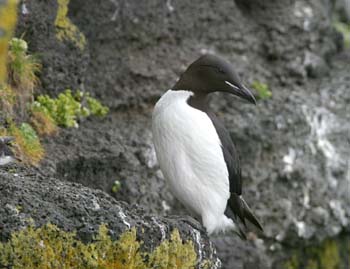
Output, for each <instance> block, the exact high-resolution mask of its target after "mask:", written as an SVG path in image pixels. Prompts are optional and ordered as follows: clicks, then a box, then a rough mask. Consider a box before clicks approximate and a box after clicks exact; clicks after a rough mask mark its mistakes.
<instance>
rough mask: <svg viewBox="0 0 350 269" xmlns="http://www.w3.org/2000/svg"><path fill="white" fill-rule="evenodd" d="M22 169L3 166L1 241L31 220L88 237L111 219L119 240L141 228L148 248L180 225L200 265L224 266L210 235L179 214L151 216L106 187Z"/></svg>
mask: <svg viewBox="0 0 350 269" xmlns="http://www.w3.org/2000/svg"><path fill="white" fill-rule="evenodd" d="M20 170H21V169H17V171H16V172H15V173H14V172H6V171H3V170H2V171H0V197H1V199H0V240H1V241H4V240H7V239H9V237H10V233H11V232H13V231H15V230H19V229H21V228H23V227H26V226H28V225H29V224H30V223H31V222H34V224H35V225H37V226H42V225H44V224H46V223H48V222H50V223H52V224H55V225H57V226H58V227H60V228H62V229H64V230H65V231H76V232H77V237H78V238H79V239H81V240H83V241H85V242H86V241H91V240H92V239H93V236H94V235H96V234H97V232H98V229H99V225H101V224H106V225H107V226H108V228H109V232H110V234H111V236H112V238H114V239H116V238H118V236H119V235H120V234H121V233H122V232H124V231H126V230H128V229H129V228H130V227H136V229H137V231H138V232H137V237H138V240H139V241H143V242H144V245H143V247H144V248H145V249H144V250H145V251H152V250H153V249H154V248H155V247H156V246H158V245H159V244H160V242H161V241H162V240H164V239H168V238H169V235H170V233H171V232H172V231H173V230H174V229H178V230H179V232H180V234H181V237H182V239H183V240H191V241H193V245H194V246H195V249H196V252H197V254H198V255H197V257H198V264H201V263H203V262H204V261H205V260H208V261H211V262H212V264H213V265H214V267H218V266H219V265H220V261H219V260H218V258H217V256H216V253H215V248H214V247H213V245H212V243H211V242H210V240H209V238H208V237H207V236H206V234H204V233H201V232H200V231H199V230H197V229H196V228H194V227H192V226H191V225H190V224H189V222H186V221H184V220H182V219H181V218H179V217H169V218H162V217H158V216H155V215H149V214H147V213H145V212H144V211H143V210H141V209H140V208H139V207H138V206H136V205H128V204H127V203H125V202H119V201H116V200H115V199H113V198H112V197H110V196H109V195H107V194H105V193H104V192H102V191H99V190H92V189H91V188H84V187H82V186H81V185H80V184H76V183H68V182H62V181H60V180H59V179H56V178H48V177H40V176H38V175H36V173H28V171H20Z"/></svg>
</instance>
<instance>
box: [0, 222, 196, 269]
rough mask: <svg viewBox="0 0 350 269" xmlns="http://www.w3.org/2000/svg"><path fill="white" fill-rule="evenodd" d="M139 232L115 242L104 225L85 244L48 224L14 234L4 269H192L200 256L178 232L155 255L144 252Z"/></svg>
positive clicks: (4, 251)
mask: <svg viewBox="0 0 350 269" xmlns="http://www.w3.org/2000/svg"><path fill="white" fill-rule="evenodd" d="M141 246H142V242H139V241H138V240H137V236H136V229H134V228H133V229H131V230H130V231H126V232H124V233H123V234H122V235H121V236H120V238H119V240H117V241H113V240H112V239H111V238H110V236H109V235H108V229H107V227H106V226H105V225H101V226H100V228H99V232H98V234H97V236H96V237H95V240H94V241H93V242H91V243H86V244H85V243H83V242H81V241H80V240H78V239H77V238H76V234H75V233H73V232H65V231H62V230H61V229H59V228H58V227H57V226H55V225H52V224H47V225H45V226H43V227H40V228H37V229H36V228H33V227H27V228H24V229H23V230H20V231H17V232H14V233H13V234H12V235H11V239H10V240H9V241H8V242H7V243H0V267H5V268H7V267H9V266H10V267H11V268H13V269H22V268H27V269H34V268H35V269H47V268H50V269H55V268H57V269H61V268H84V269H124V268H137V269H146V268H158V269H167V268H173V269H176V268H178V269H180V268H181V269H190V268H191V269H192V268H195V265H196V262H197V255H196V252H195V250H194V246H193V244H192V242H190V241H188V242H183V241H182V239H181V237H180V234H179V232H178V230H176V229H175V230H174V231H173V232H172V234H171V237H170V240H165V241H163V242H161V243H160V245H159V246H158V247H156V248H155V250H154V251H153V252H150V253H148V252H143V251H141Z"/></svg>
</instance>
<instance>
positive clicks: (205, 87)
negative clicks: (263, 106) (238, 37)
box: [172, 54, 256, 104]
mask: <svg viewBox="0 0 350 269" xmlns="http://www.w3.org/2000/svg"><path fill="white" fill-rule="evenodd" d="M172 89H173V90H188V91H192V92H194V93H195V94H199V95H203V94H204V95H206V94H209V93H212V92H228V93H232V94H234V95H237V96H239V97H241V98H243V99H246V100H247V101H249V102H251V103H253V104H256V100H255V98H254V95H253V94H252V93H251V92H250V91H249V90H248V89H247V88H246V87H245V86H244V85H243V84H242V83H241V80H240V79H239V77H238V75H237V74H236V72H235V70H234V68H233V66H232V65H231V64H230V63H229V62H227V61H225V60H224V59H222V58H220V57H218V56H215V55H212V54H206V55H203V56H202V57H200V58H199V59H198V60H196V61H194V62H193V63H192V64H191V65H190V66H189V67H188V68H187V69H186V71H185V72H184V73H183V74H182V75H181V77H180V79H179V80H178V82H177V83H176V84H175V86H174V87H173V88H172Z"/></svg>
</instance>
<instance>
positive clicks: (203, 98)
mask: <svg viewBox="0 0 350 269" xmlns="http://www.w3.org/2000/svg"><path fill="white" fill-rule="evenodd" d="M187 103H188V104H189V105H190V106H192V107H194V108H197V109H199V110H202V111H205V112H206V111H208V109H209V104H208V94H206V93H201V92H194V94H193V95H191V96H190V98H189V99H188V100H187Z"/></svg>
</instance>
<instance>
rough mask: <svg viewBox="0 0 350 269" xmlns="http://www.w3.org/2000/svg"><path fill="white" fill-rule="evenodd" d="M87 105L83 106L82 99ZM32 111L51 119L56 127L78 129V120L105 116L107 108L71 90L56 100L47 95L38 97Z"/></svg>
mask: <svg viewBox="0 0 350 269" xmlns="http://www.w3.org/2000/svg"><path fill="white" fill-rule="evenodd" d="M85 98H86V99H87V100H86V103H87V105H84V99H85ZM32 110H33V111H37V112H38V111H39V112H42V113H43V114H44V115H48V116H49V117H50V118H52V119H53V120H54V121H55V123H56V124H57V125H60V126H63V127H78V119H79V118H82V117H87V116H89V115H96V116H101V117H102V116H105V115H106V114H107V112H108V108H107V107H105V106H103V105H102V104H101V103H100V102H99V101H97V100H96V99H94V98H92V97H90V96H89V94H87V93H83V92H81V91H77V92H76V94H75V95H73V94H72V92H71V90H69V89H68V90H66V91H65V92H63V93H60V94H59V95H58V97H57V98H56V99H54V98H51V97H49V96H48V95H40V96H38V98H37V100H36V101H34V103H33V104H32Z"/></svg>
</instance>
